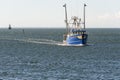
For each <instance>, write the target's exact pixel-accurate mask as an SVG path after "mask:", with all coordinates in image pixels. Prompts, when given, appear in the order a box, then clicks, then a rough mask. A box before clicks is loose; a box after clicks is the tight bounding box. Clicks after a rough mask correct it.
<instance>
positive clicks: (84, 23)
mask: <svg viewBox="0 0 120 80" xmlns="http://www.w3.org/2000/svg"><path fill="white" fill-rule="evenodd" d="M86 6H87V5H86V4H84V9H83V10H84V11H83V14H84V15H83V17H84V29H85V7H86Z"/></svg>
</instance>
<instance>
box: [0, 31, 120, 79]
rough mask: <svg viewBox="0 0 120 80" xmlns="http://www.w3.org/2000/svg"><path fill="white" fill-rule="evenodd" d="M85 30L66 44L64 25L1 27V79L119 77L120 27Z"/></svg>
mask: <svg viewBox="0 0 120 80" xmlns="http://www.w3.org/2000/svg"><path fill="white" fill-rule="evenodd" d="M87 31H88V34H89V38H88V44H90V45H89V46H85V47H71V46H69V47H66V46H58V45H57V44H58V43H61V42H62V35H63V34H64V32H65V30H64V29H25V30H24V32H23V30H22V29H12V30H7V29H0V80H120V29H88V30H87Z"/></svg>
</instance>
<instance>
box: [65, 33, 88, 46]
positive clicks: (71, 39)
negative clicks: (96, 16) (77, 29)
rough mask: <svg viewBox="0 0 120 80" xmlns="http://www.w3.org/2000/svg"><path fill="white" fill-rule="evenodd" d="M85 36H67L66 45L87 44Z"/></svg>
mask: <svg viewBox="0 0 120 80" xmlns="http://www.w3.org/2000/svg"><path fill="white" fill-rule="evenodd" d="M87 37H88V35H87V34H84V35H72V36H67V39H66V43H67V44H83V45H85V44H87Z"/></svg>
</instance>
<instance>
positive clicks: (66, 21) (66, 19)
mask: <svg viewBox="0 0 120 80" xmlns="http://www.w3.org/2000/svg"><path fill="white" fill-rule="evenodd" d="M63 7H65V23H66V31H67V33H69V29H68V18H67V7H66V4H64V5H63Z"/></svg>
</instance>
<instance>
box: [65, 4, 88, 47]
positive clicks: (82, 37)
mask: <svg viewBox="0 0 120 80" xmlns="http://www.w3.org/2000/svg"><path fill="white" fill-rule="evenodd" d="M63 7H64V8H65V23H66V33H65V34H64V35H63V44H64V45H70V46H71V45H72V46H85V45H87V38H88V34H87V33H86V29H85V7H86V4H84V11H83V14H84V15H83V16H84V21H83V22H82V21H81V18H78V17H77V16H73V17H71V19H70V20H69V22H68V19H67V7H66V4H64V5H63Z"/></svg>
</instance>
